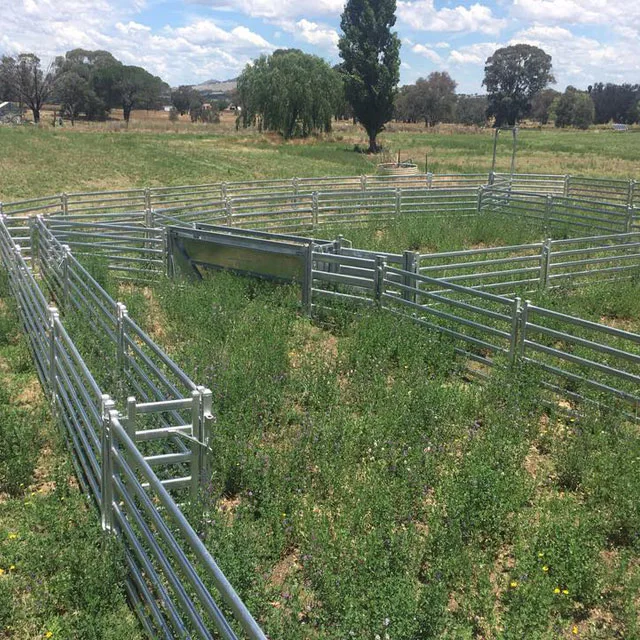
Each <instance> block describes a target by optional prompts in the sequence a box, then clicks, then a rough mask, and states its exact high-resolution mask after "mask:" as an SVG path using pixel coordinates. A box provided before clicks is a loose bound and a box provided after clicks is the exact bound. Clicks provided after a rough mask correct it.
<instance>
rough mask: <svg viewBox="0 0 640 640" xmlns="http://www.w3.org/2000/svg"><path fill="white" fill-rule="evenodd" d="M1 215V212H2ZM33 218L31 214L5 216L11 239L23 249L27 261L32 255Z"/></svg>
mask: <svg viewBox="0 0 640 640" xmlns="http://www.w3.org/2000/svg"><path fill="white" fill-rule="evenodd" d="M0 215H1V213H0ZM30 221H31V218H30V217H29V216H11V217H8V216H7V217H5V226H6V228H7V231H8V232H9V234H10V235H11V239H12V240H13V242H15V244H17V245H19V246H20V248H21V249H22V255H23V256H24V257H25V259H26V260H27V262H28V261H29V259H30V257H31V227H30V224H31V222H30Z"/></svg>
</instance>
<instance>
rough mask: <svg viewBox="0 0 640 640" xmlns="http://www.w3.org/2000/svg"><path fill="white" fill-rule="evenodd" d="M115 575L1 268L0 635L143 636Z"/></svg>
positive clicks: (113, 550) (117, 567)
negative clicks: (41, 383)
mask: <svg viewBox="0 0 640 640" xmlns="http://www.w3.org/2000/svg"><path fill="white" fill-rule="evenodd" d="M122 578H123V571H122V558H121V555H120V552H119V550H118V547H117V546H116V545H115V544H112V543H111V541H110V540H108V539H106V538H104V536H103V534H102V531H101V529H100V524H99V518H98V514H97V511H96V510H95V509H94V508H93V506H92V505H91V504H90V503H89V502H88V501H87V498H86V497H85V496H84V495H83V494H82V492H81V491H80V489H79V488H78V486H77V482H76V479H75V475H74V470H73V467H72V466H71V464H70V462H69V459H68V453H67V451H66V450H65V445H64V442H63V440H62V437H61V435H60V432H59V431H58V429H57V427H56V425H55V422H54V420H53V419H52V417H51V414H50V412H49V406H48V402H47V399H46V398H45V397H44V395H43V393H42V391H41V389H40V386H39V383H38V379H37V377H36V373H35V368H34V365H33V363H32V360H31V354H30V352H29V349H28V346H27V342H26V339H25V336H24V333H23V330H22V326H21V324H20V323H19V320H18V315H17V310H16V308H15V304H14V302H13V299H12V298H11V296H10V293H9V289H8V284H7V279H6V275H5V273H4V272H0V638H15V639H16V640H17V639H20V640H23V639H24V640H26V639H33V638H65V639H68V638H83V639H84V638H87V639H90V638H95V639H96V640H98V639H102V638H112V639H113V640H116V639H118V640H120V639H123V638H124V639H127V640H128V639H136V638H141V637H142V635H141V633H140V631H139V630H138V625H137V621H136V619H135V616H134V615H133V613H132V612H131V611H130V610H129V608H128V606H127V602H126V599H125V595H124V587H123V583H122Z"/></svg>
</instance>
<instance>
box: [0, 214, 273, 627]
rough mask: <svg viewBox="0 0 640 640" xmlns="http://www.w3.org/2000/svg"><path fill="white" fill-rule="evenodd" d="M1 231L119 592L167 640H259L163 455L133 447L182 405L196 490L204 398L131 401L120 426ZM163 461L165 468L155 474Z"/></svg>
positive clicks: (206, 409) (32, 340) (37, 356)
mask: <svg viewBox="0 0 640 640" xmlns="http://www.w3.org/2000/svg"><path fill="white" fill-rule="evenodd" d="M4 222H5V218H4V216H2V217H0V258H1V259H2V262H3V264H4V266H5V267H6V268H7V271H8V273H9V280H10V283H11V288H12V291H13V292H14V294H15V295H16V298H17V300H18V303H19V310H20V315H21V318H22V321H23V324H24V327H25V330H26V333H27V336H28V338H29V344H30V346H31V349H32V352H33V355H34V360H35V362H36V367H37V370H38V373H39V376H40V380H41V382H42V384H43V387H44V389H45V390H46V392H47V394H48V395H50V397H51V400H52V406H53V410H54V415H56V416H57V417H58V419H59V420H60V421H61V423H62V425H63V426H64V428H65V435H66V437H67V440H68V442H69V446H70V449H71V451H72V452H73V460H74V464H75V465H76V469H77V472H78V477H79V480H80V482H81V483H82V484H83V486H84V487H85V489H86V490H87V491H88V492H89V493H90V494H91V495H92V496H93V497H94V499H95V500H96V502H97V503H98V504H99V505H100V508H101V512H102V520H103V526H104V528H105V529H106V530H107V531H113V532H115V533H118V534H119V536H120V538H121V540H122V541H123V543H124V545H125V557H126V562H127V566H128V575H127V579H126V587H127V591H128V593H129V596H130V599H131V601H132V603H133V606H134V608H135V610H136V612H137V613H138V615H139V616H140V618H141V621H142V623H143V625H144V627H145V629H146V630H147V632H148V633H150V634H151V635H153V636H155V635H160V636H162V637H167V638H173V637H202V638H218V637H224V638H236V637H238V636H240V635H242V636H244V637H248V638H252V639H260V640H266V637H265V635H264V633H263V632H262V631H261V630H260V628H259V626H258V625H257V623H256V622H255V620H254V619H253V618H252V616H251V615H250V613H249V612H248V610H247V609H246V607H245V606H244V604H243V603H242V602H241V600H240V599H239V597H238V595H237V594H236V593H235V591H234V590H233V588H232V587H231V585H230V584H229V582H228V581H227V580H226V578H225V576H224V575H223V573H222V571H221V570H220V568H219V567H218V566H217V565H216V563H215V561H214V559H213V558H212V557H211V555H210V554H209V553H208V551H207V550H206V548H205V547H204V545H203V544H202V542H201V541H200V540H199V538H198V536H197V534H196V532H195V531H194V530H193V529H192V528H191V526H190V525H189V523H188V522H187V521H186V519H185V517H184V515H183V514H182V512H181V511H180V509H179V507H178V506H177V505H176V503H175V502H174V500H173V498H172V497H171V495H170V494H169V492H168V488H171V487H172V486H176V482H175V480H176V479H174V481H173V482H172V480H171V479H169V480H164V481H163V480H162V479H160V478H159V477H158V476H157V475H156V473H155V472H154V471H153V468H152V467H153V466H164V467H166V466H167V463H169V462H170V461H169V460H167V454H164V455H163V454H156V455H148V456H145V455H143V453H142V452H141V451H140V449H139V448H138V447H137V445H136V444H135V442H134V439H142V440H144V434H145V433H148V431H145V430H144V429H143V430H142V431H140V430H138V428H137V426H136V422H137V418H139V417H140V416H143V415H145V414H154V413H158V412H166V411H170V410H172V409H176V408H178V409H180V408H181V407H182V406H183V405H184V407H185V408H187V409H189V410H190V413H191V415H192V418H193V424H197V425H198V428H197V429H196V430H193V431H192V432H191V433H190V434H189V433H185V435H187V436H189V437H190V439H191V444H192V448H191V452H190V454H191V455H190V457H189V462H190V466H191V470H192V473H191V475H190V476H188V477H186V478H182V479H180V478H178V479H177V481H178V482H182V483H184V482H190V483H192V484H193V483H194V481H195V479H196V478H197V475H196V474H197V472H198V470H199V469H200V468H201V467H200V466H198V465H199V463H200V462H201V461H202V459H203V450H202V447H201V445H202V442H200V441H199V440H198V438H200V439H202V438H203V436H204V432H205V430H206V426H205V425H206V423H209V424H211V421H212V416H211V414H210V408H211V407H210V398H211V396H210V392H207V390H204V389H203V388H202V387H199V388H197V389H196V390H194V391H193V392H192V394H191V396H190V397H189V398H180V399H178V400H176V401H173V402H172V401H163V402H159V403H137V402H135V400H133V399H132V398H130V399H129V402H128V404H127V414H126V417H123V415H122V414H120V413H118V412H117V411H115V409H114V403H113V402H112V401H111V400H110V398H109V396H107V395H104V394H102V393H101V389H100V387H99V385H98V384H97V382H96V381H95V379H94V378H93V376H92V374H91V372H90V371H89V369H88V367H87V366H86V364H85V363H84V361H83V359H82V356H81V355H80V352H79V350H78V349H77V347H76V345H75V344H74V342H73V341H72V340H71V338H70V336H69V334H68V333H67V331H66V328H65V326H64V325H63V323H62V321H61V320H60V317H59V316H58V312H57V310H56V309H55V308H50V307H48V306H47V303H46V299H45V297H44V295H43V293H42V291H41V290H40V288H39V286H38V284H37V282H36V280H35V278H34V276H33V273H32V272H31V270H30V268H29V266H28V265H27V263H26V262H25V260H24V258H23V256H22V255H21V252H20V249H19V247H18V246H16V245H15V243H14V242H13V240H12V239H11V236H10V234H9V232H8V229H7V227H6V225H5V224H4ZM44 231H45V232H46V231H47V230H46V228H45V229H44ZM43 238H44V239H43ZM40 240H41V242H50V243H51V244H52V245H54V244H55V243H57V241H56V240H55V238H54V237H53V236H51V234H49V235H48V236H47V235H46V234H44V235H41V237H40ZM39 244H40V243H39ZM48 255H49V254H46V253H43V254H42V255H39V260H42V261H46V260H47V256H48ZM71 260H72V261H73V260H74V259H73V256H71ZM50 268H51V270H53V267H51V266H50ZM86 275H87V276H88V274H86ZM87 282H88V283H89V284H88V285H87V286H89V287H90V286H92V284H91V283H93V284H95V281H92V279H91V277H90V276H89V277H88V280H87ZM99 295H100V293H99V292H98V296H99ZM98 296H96V298H97V299H99V297H98ZM71 297H72V296H70V298H71ZM116 304H117V303H116ZM207 398H208V401H207ZM176 403H181V404H180V407H178V406H177V405H176ZM123 422H124V423H125V426H123ZM129 431H131V432H132V433H133V436H134V439H132V437H131V435H130V433H129ZM141 433H142V435H141ZM194 440H195V441H196V442H194ZM195 452H198V455H194V453H195ZM162 457H164V460H162V463H164V464H160V465H159V458H162ZM169 457H171V454H169ZM173 457H174V460H175V454H174V456H173ZM183 459H184V460H186V459H187V458H185V457H184V456H183ZM194 461H198V464H194ZM194 471H195V474H194ZM158 505H159V506H158ZM177 576H180V578H179V579H176V577H177ZM214 593H215V594H216V596H214V595H212V594H214Z"/></svg>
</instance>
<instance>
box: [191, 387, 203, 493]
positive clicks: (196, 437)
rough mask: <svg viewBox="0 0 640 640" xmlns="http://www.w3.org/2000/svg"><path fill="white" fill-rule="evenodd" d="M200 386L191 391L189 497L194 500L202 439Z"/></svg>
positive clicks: (198, 475)
mask: <svg viewBox="0 0 640 640" xmlns="http://www.w3.org/2000/svg"><path fill="white" fill-rule="evenodd" d="M201 391H202V387H198V389H197V390H194V391H192V392H191V437H192V438H193V440H192V441H191V499H192V500H195V499H196V497H197V496H198V489H199V488H200V482H201V480H202V477H201V468H200V462H201V458H200V446H201V445H200V443H201V442H202V439H203V434H202V420H201V417H202V416H201V409H202V407H201V404H202V395H201Z"/></svg>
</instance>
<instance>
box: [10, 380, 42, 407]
mask: <svg viewBox="0 0 640 640" xmlns="http://www.w3.org/2000/svg"><path fill="white" fill-rule="evenodd" d="M42 400H43V396H42V389H41V387H40V383H39V382H38V378H35V377H34V378H31V379H30V380H29V381H28V382H27V383H26V384H25V385H24V387H23V388H22V390H21V391H20V393H19V394H18V395H17V397H16V404H17V405H19V406H23V407H29V408H33V407H37V406H38V405H39V404H40V403H41V402H42Z"/></svg>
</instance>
